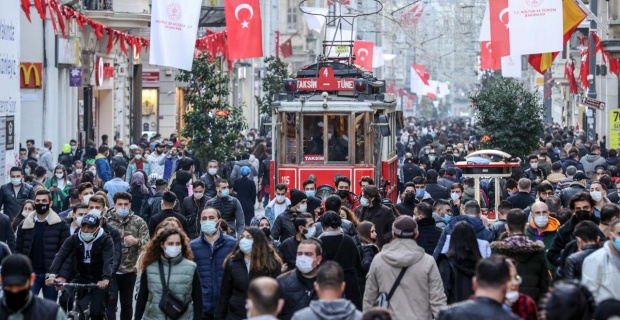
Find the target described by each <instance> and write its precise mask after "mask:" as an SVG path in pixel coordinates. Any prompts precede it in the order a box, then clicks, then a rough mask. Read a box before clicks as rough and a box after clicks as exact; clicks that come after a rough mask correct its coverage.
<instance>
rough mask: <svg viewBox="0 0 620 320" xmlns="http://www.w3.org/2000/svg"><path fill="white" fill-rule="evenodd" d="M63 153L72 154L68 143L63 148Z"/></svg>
mask: <svg viewBox="0 0 620 320" xmlns="http://www.w3.org/2000/svg"><path fill="white" fill-rule="evenodd" d="M62 153H71V145H70V144H68V143H65V144H64V145H63V146H62Z"/></svg>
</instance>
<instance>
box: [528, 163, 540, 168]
mask: <svg viewBox="0 0 620 320" xmlns="http://www.w3.org/2000/svg"><path fill="white" fill-rule="evenodd" d="M530 167H531V168H532V169H538V163H530Z"/></svg>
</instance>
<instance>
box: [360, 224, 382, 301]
mask: <svg viewBox="0 0 620 320" xmlns="http://www.w3.org/2000/svg"><path fill="white" fill-rule="evenodd" d="M357 238H358V239H359V242H360V243H359V244H358V245H357V250H358V251H359V253H360V258H361V260H362V271H363V272H362V274H358V278H359V282H360V290H361V292H362V297H363V296H364V288H366V274H368V270H370V265H371V264H372V260H373V259H374V258H375V256H376V255H377V253H379V247H377V244H376V243H377V230H376V228H375V225H374V224H372V222H369V221H364V222H362V223H360V224H359V225H358V226H357Z"/></svg>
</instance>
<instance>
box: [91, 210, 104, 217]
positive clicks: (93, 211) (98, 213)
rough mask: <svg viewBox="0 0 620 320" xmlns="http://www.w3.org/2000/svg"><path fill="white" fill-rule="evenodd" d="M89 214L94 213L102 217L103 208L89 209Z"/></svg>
mask: <svg viewBox="0 0 620 320" xmlns="http://www.w3.org/2000/svg"><path fill="white" fill-rule="evenodd" d="M88 214H92V215H94V216H95V217H97V218H101V210H99V209H92V210H90V211H88Z"/></svg>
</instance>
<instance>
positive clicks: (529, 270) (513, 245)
mask: <svg viewBox="0 0 620 320" xmlns="http://www.w3.org/2000/svg"><path fill="white" fill-rule="evenodd" d="M491 251H492V252H493V253H497V254H502V255H505V256H507V257H509V258H511V259H513V260H514V261H515V262H516V267H517V273H518V274H519V275H520V276H521V279H522V281H523V282H522V283H521V285H519V292H521V293H523V294H527V295H528V296H530V297H531V298H532V299H534V301H540V299H541V298H542V297H544V295H545V294H546V293H547V291H548V290H549V283H550V279H549V269H548V268H547V261H546V260H545V246H544V244H543V243H542V242H533V241H531V240H529V239H528V238H527V237H526V236H525V235H514V236H510V237H508V238H506V239H504V240H502V241H495V242H492V243H491Z"/></svg>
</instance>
